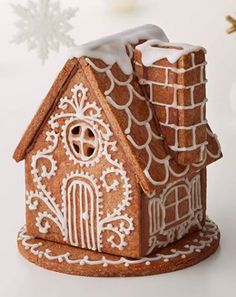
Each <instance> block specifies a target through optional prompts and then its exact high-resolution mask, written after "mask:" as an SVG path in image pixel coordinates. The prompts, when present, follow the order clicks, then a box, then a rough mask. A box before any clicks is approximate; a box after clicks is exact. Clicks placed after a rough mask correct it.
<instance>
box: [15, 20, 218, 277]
mask: <svg viewBox="0 0 236 297" xmlns="http://www.w3.org/2000/svg"><path fill="white" fill-rule="evenodd" d="M205 64H206V63H205V50H204V49H203V48H201V47H195V46H191V45H186V44H172V43H170V42H169V41H168V39H167V37H166V35H165V33H164V32H163V31H162V30H161V29H160V28H159V27H157V26H154V25H145V26H142V27H139V28H135V29H133V30H129V31H125V32H122V33H120V34H118V35H113V36H110V37H107V38H104V39H101V40H98V41H95V42H91V43H88V44H85V45H83V46H80V47H78V48H76V49H74V50H73V52H72V55H71V58H70V59H69V60H68V62H67V63H66V65H65V66H64V68H63V69H62V71H61V72H60V74H59V75H58V77H57V79H56V81H55V83H54V84H53V86H52V88H51V90H50V91H49V93H48V95H47V96H46V98H45V99H44V101H43V103H42V105H41V106H40V108H39V110H38V111H37V113H36V115H35V116H34V118H33V120H32V122H31V124H30V125H29V127H28V128H27V130H26V132H25V134H24V136H23V137H22V139H21V141H20V143H19V145H18V146H17V148H16V150H15V153H14V158H15V160H16V161H17V162H19V161H21V160H23V159H24V160H25V176H26V226H25V227H24V229H22V230H21V231H20V233H19V237H18V247H19V250H20V252H21V253H22V254H23V256H25V257H26V258H27V259H28V260H30V261H31V262H34V263H36V264H38V265H40V266H42V267H45V268H47V269H52V270H55V271H59V272H65V273H69V274H78V275H88V276H89V275H94V276H126V275H127V276H131V275H147V274H155V273H163V272H167V271H174V270H177V269H181V268H184V267H187V266H190V265H193V264H195V263H198V262H199V261H201V260H203V259H205V258H206V257H207V256H209V255H210V254H211V253H213V252H214V251H215V250H216V248H217V247H218V244H219V230H218V228H217V226H216V225H215V224H214V223H213V222H211V221H209V220H208V219H206V167H207V166H208V165H209V164H210V163H213V162H214V161H216V160H218V159H219V158H220V157H221V156H222V154H221V150H220V145H219V143H218V141H217V138H216V136H215V135H214V134H213V133H212V130H211V129H210V127H209V125H208V123H207V120H206V114H205V105H206V101H207V100H206V95H205V94H206V90H205V83H206V78H205ZM128 266H129V268H128V269H127V267H128Z"/></svg>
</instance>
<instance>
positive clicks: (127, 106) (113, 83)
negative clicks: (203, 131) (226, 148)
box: [86, 58, 221, 186]
mask: <svg viewBox="0 0 236 297" xmlns="http://www.w3.org/2000/svg"><path fill="white" fill-rule="evenodd" d="M86 62H87V63H88V64H89V65H90V66H91V67H92V68H93V69H94V70H95V71H97V72H99V73H105V74H106V75H107V77H108V79H109V81H110V86H109V88H108V89H107V90H105V91H104V96H105V97H106V99H107V101H108V103H109V104H110V105H111V106H112V107H114V108H116V109H118V110H121V111H123V112H125V114H126V115H127V120H128V125H127V127H126V128H125V129H124V134H125V135H126V137H127V139H128V141H129V142H130V143H131V144H132V146H133V147H135V148H136V149H137V150H140V151H141V150H143V149H144V150H146V152H147V156H148V160H147V162H146V166H145V169H144V171H143V172H144V174H145V176H146V178H147V179H148V180H149V181H150V182H151V183H152V184H153V185H154V186H159V185H165V184H166V183H167V181H168V179H169V176H170V174H171V175H173V176H175V177H177V178H181V177H184V176H185V175H186V174H187V173H188V171H189V169H190V166H185V167H184V166H183V167H182V171H178V172H176V171H174V170H173V168H172V167H171V165H170V160H171V156H170V155H166V156H165V157H164V158H163V159H160V158H157V157H156V156H155V154H154V153H153V152H152V149H151V146H150V144H151V141H152V139H153V138H155V139H159V140H163V137H162V136H161V135H157V134H156V133H155V132H154V131H153V130H152V128H151V125H150V123H151V121H152V119H153V110H152V108H151V106H150V103H149V100H147V99H146V98H145V97H144V96H143V95H141V94H139V93H138V92H137V91H136V90H135V89H134V87H133V85H132V83H131V82H132V80H133V74H131V75H130V76H129V77H128V78H127V80H126V81H119V80H118V79H117V78H116V77H114V75H113V73H112V71H111V68H112V65H109V66H106V67H103V68H100V67H98V66H96V65H95V64H94V63H93V62H92V61H91V60H90V59H89V58H86ZM142 83H143V84H145V83H147V84H148V83H152V82H149V81H142ZM197 85H198V84H196V85H195V86H197ZM117 86H125V87H127V89H128V91H129V98H127V99H126V103H124V104H117V103H116V102H115V100H113V98H112V91H113V90H114V89H115V88H116V87H117ZM175 87H176V89H177V88H183V86H181V85H180V86H179V85H175ZM186 88H188V87H186ZM190 88H191V87H190ZM134 96H135V97H136V100H142V101H145V104H146V107H147V108H148V116H147V118H146V119H144V120H142V121H140V120H138V119H137V118H136V117H135V116H134V115H133V113H132V111H131V104H132V102H133V99H134ZM151 96H152V95H151V94H150V98H152V97H151ZM192 100H193V99H192ZM205 101H206V100H205ZM205 101H204V102H205ZM174 102H175V103H174V105H173V106H175V107H176V106H177V103H176V99H175V101H174ZM192 102H193V101H192ZM133 123H135V124H136V125H138V126H140V127H142V128H143V127H145V129H146V131H147V140H146V141H145V143H143V144H142V145H140V144H137V143H136V142H135V140H134V138H133V136H132V134H131V127H132V124H133ZM204 123H207V122H204ZM173 127H174V128H176V129H179V128H186V129H188V127H179V126H175V125H174V126H173ZM207 134H209V135H211V137H214V138H215V136H214V135H213V134H212V133H211V132H210V130H209V129H208V128H207ZM160 145H163V146H164V144H161V143H160ZM204 145H205V143H204ZM175 147H177V145H175ZM220 154H221V150H220V146H218V151H217V153H216V154H212V153H211V152H210V151H209V150H208V149H207V148H206V150H205V151H204V152H203V156H202V161H201V162H199V163H196V164H195V163H193V164H192V166H194V167H200V166H202V165H203V164H204V163H205V161H206V159H207V156H208V155H209V156H210V157H212V158H213V159H217V158H218V157H219V156H220ZM153 162H156V163H157V164H163V165H164V167H165V175H164V176H163V178H162V179H159V180H158V179H154V178H153V177H152V176H151V175H150V167H151V165H152V163H153Z"/></svg>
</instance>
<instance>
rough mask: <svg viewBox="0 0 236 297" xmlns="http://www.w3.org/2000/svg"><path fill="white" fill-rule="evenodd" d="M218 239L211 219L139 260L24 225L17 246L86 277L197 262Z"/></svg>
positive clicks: (38, 260)
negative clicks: (48, 237)
mask: <svg viewBox="0 0 236 297" xmlns="http://www.w3.org/2000/svg"><path fill="white" fill-rule="evenodd" d="M219 241H220V232H219V229H218V227H217V225H216V224H215V223H214V222H212V221H210V220H209V219H208V220H207V221H206V224H205V226H204V228H203V229H202V230H201V231H198V232H195V233H194V234H191V235H189V236H186V237H185V238H184V239H181V240H179V241H178V242H175V243H173V244H171V245H169V246H168V247H166V248H163V249H161V250H160V251H159V253H158V254H154V255H152V256H149V257H144V258H141V259H137V260H135V259H130V258H124V257H119V256H113V255H108V254H104V253H98V252H93V251H88V250H85V249H79V248H76V247H71V246H68V245H63V244H58V243H54V242H50V241H45V240H42V239H37V238H33V237H31V236H29V235H27V233H26V229H25V227H23V228H22V229H21V230H20V232H19V235H18V248H19V251H20V253H21V254H22V255H23V256H24V257H25V258H26V259H28V260H29V261H30V262H33V263H35V264H37V265H39V266H41V267H44V268H46V269H49V270H54V271H58V272H63V273H68V274H75V275H85V276H143V275H152V274H159V273H165V272H171V271H175V270H179V269H183V268H186V267H188V266H191V265H194V264H197V263H198V262H200V261H202V260H204V259H205V258H207V257H208V256H210V255H211V254H212V253H214V252H215V251H216V249H217V247H218V246H219Z"/></svg>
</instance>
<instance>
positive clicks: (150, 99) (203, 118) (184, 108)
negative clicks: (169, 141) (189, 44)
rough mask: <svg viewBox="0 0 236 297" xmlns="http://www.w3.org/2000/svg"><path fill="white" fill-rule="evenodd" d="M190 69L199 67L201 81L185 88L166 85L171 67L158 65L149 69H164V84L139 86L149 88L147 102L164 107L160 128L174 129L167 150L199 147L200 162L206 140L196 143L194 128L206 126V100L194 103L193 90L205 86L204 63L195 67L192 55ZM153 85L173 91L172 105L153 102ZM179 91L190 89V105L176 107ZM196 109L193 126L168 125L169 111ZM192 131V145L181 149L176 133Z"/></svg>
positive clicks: (179, 150)
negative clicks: (196, 116)
mask: <svg viewBox="0 0 236 297" xmlns="http://www.w3.org/2000/svg"><path fill="white" fill-rule="evenodd" d="M136 64H138V65H140V64H139V63H137V62H136ZM192 65H193V66H192V67H191V68H190V69H195V68H196V67H200V68H201V80H200V82H198V83H195V84H193V85H191V86H185V85H181V84H169V83H168V75H169V71H172V67H163V66H158V65H151V66H149V67H154V68H156V69H158V68H160V69H163V68H164V69H165V70H166V73H165V76H166V82H165V83H162V82H156V81H152V80H146V79H140V81H139V82H140V84H142V85H147V86H148V87H149V94H150V95H149V101H150V102H151V103H152V104H153V105H156V106H162V107H165V111H166V112H165V114H166V121H165V122H163V121H159V123H160V125H161V126H164V127H169V128H172V129H175V143H174V145H169V148H170V149H171V150H172V151H174V152H187V151H188V152H189V151H194V150H196V149H198V148H199V147H200V149H201V156H200V160H199V161H200V162H201V161H202V160H204V156H205V155H204V154H205V150H206V147H207V144H208V142H207V140H203V141H202V142H201V143H197V139H196V128H197V127H199V126H202V125H204V124H205V125H206V124H207V123H208V122H207V120H206V119H205V115H204V108H205V105H206V102H207V98H204V99H203V100H202V101H201V102H200V103H195V102H194V90H195V88H196V87H198V86H200V85H203V84H204V85H205V84H206V82H207V80H204V78H203V72H204V66H205V62H203V63H202V64H199V65H195V62H194V54H193V53H192ZM190 69H178V68H175V67H173V70H174V71H175V72H176V73H179V72H180V73H185V72H188V71H189V70H190ZM153 85H158V86H161V87H171V88H173V89H174V100H173V103H171V104H168V103H159V102H157V101H156V100H155V98H153V92H152V88H153ZM180 89H185V90H187V89H190V102H191V104H188V105H187V106H181V105H178V103H177V92H178V90H180ZM196 107H200V112H201V115H200V117H201V120H200V121H199V122H198V123H196V124H194V125H188V126H179V125H176V124H173V123H169V110H171V109H172V108H174V109H176V110H190V109H194V108H196ZM180 129H181V130H192V135H193V139H192V145H191V146H188V147H183V146H180V145H179V141H178V131H179V130H180Z"/></svg>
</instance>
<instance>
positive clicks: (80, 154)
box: [65, 121, 101, 166]
mask: <svg viewBox="0 0 236 297" xmlns="http://www.w3.org/2000/svg"><path fill="white" fill-rule="evenodd" d="M66 134H67V135H66V140H65V147H66V151H67V155H68V156H69V158H70V159H71V160H73V161H74V162H75V163H79V164H81V165H87V166H90V165H92V164H94V161H95V160H96V159H97V158H98V157H99V152H100V151H101V141H100V137H99V132H98V131H97V130H96V127H94V126H93V125H92V124H90V123H89V122H85V121H73V122H72V123H71V124H69V125H68V126H67V129H66Z"/></svg>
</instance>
